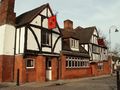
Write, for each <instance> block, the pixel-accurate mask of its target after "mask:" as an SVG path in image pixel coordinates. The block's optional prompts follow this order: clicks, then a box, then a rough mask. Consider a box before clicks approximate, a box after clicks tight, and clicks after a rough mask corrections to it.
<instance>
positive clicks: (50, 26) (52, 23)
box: [48, 16, 57, 29]
mask: <svg viewBox="0 0 120 90" xmlns="http://www.w3.org/2000/svg"><path fill="white" fill-rule="evenodd" d="M56 23H57V21H56V16H51V17H49V18H48V29H54V28H56Z"/></svg>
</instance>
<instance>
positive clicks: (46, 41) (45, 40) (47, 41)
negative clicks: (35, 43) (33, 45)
mask: <svg viewBox="0 0 120 90" xmlns="http://www.w3.org/2000/svg"><path fill="white" fill-rule="evenodd" d="M42 44H43V45H45V46H51V33H50V32H47V31H46V30H45V31H42Z"/></svg>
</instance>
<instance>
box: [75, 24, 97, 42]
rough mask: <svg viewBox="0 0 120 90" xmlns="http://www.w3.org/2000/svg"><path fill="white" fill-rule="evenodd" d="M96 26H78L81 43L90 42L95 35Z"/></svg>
mask: <svg viewBox="0 0 120 90" xmlns="http://www.w3.org/2000/svg"><path fill="white" fill-rule="evenodd" d="M95 29H96V27H94V26H93V27H87V28H79V27H78V28H76V29H75V30H76V31H77V33H78V34H79V38H80V43H90V40H91V37H92V35H93V32H94V30H95Z"/></svg>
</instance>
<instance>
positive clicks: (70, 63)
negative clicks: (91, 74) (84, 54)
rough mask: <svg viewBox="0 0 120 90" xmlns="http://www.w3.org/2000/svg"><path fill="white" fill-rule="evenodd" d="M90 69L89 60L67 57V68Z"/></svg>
mask: <svg viewBox="0 0 120 90" xmlns="http://www.w3.org/2000/svg"><path fill="white" fill-rule="evenodd" d="M84 67H89V60H88V59H83V58H78V57H66V68H84Z"/></svg>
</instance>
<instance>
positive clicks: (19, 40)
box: [14, 4, 62, 83]
mask: <svg viewBox="0 0 120 90" xmlns="http://www.w3.org/2000/svg"><path fill="white" fill-rule="evenodd" d="M16 29H17V30H16V41H15V42H16V45H15V47H16V48H15V70H14V71H15V73H14V75H15V77H14V79H16V77H17V71H18V70H19V73H20V83H24V82H33V81H38V82H42V81H46V80H57V79H59V58H60V51H61V50H62V37H61V31H60V28H59V26H58V24H57V21H56V16H54V14H53V12H52V9H51V8H50V6H49V4H44V5H42V6H40V7H38V8H36V9H33V10H31V11H28V12H25V13H23V14H21V15H20V16H18V17H17V18H16Z"/></svg>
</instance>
